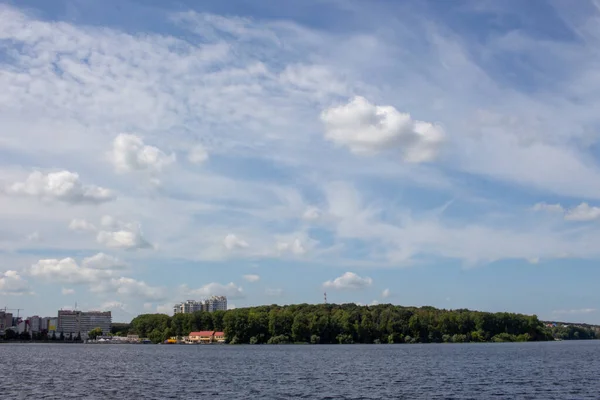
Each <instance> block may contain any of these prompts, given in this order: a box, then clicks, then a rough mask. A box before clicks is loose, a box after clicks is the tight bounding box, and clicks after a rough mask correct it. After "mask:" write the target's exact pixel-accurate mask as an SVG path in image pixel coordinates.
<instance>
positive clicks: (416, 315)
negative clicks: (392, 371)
mask: <svg viewBox="0 0 600 400" xmlns="http://www.w3.org/2000/svg"><path fill="white" fill-rule="evenodd" d="M199 330H215V331H223V332H225V336H226V339H227V341H228V342H229V343H233V344H235V343H249V344H262V343H267V344H278V343H313V344H333V343H341V344H349V343H442V342H449V343H463V342H516V341H523V342H525V341H544V340H553V339H554V336H553V334H554V333H555V332H553V331H552V330H551V329H550V328H547V327H546V326H545V325H544V323H543V322H541V321H540V320H539V319H538V318H537V316H535V315H531V316H530V315H522V314H514V313H488V312H480V311H471V310H467V309H460V310H442V309H436V308H433V307H420V308H417V307H402V306H394V305H391V304H385V305H376V306H358V305H355V304H341V305H336V304H318V305H309V304H299V305H289V306H277V305H271V306H259V307H249V308H240V309H235V310H228V311H217V312H213V313H208V312H201V311H199V312H195V313H192V314H175V315H174V316H172V317H170V316H168V315H165V314H142V315H139V316H137V317H136V318H134V319H133V320H132V321H131V324H129V325H126V324H122V325H121V326H118V327H116V329H115V328H113V331H114V333H115V334H118V335H126V334H127V333H135V334H138V335H140V336H141V337H147V338H149V339H150V340H151V341H153V342H155V343H159V342H162V341H164V340H166V339H167V338H170V337H173V336H187V335H188V334H189V333H190V332H192V331H199ZM556 332H558V331H556ZM561 332H562V331H561ZM559 335H563V334H562V333H559ZM579 335H582V334H581V333H580V334H579ZM567 336H569V335H567ZM572 336H574V335H570V336H569V338H574V337H572ZM580 338H581V337H580ZM586 338H588V337H587V336H586Z"/></svg>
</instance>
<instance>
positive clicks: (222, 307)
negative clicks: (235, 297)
mask: <svg viewBox="0 0 600 400" xmlns="http://www.w3.org/2000/svg"><path fill="white" fill-rule="evenodd" d="M196 311H205V312H215V311H227V297H225V296H212V297H209V298H208V299H205V300H201V301H196V300H187V301H185V302H183V303H179V304H175V306H174V307H173V314H191V313H193V312H196Z"/></svg>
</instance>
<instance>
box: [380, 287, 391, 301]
mask: <svg viewBox="0 0 600 400" xmlns="http://www.w3.org/2000/svg"><path fill="white" fill-rule="evenodd" d="M390 295H391V292H390V289H383V292H381V297H382V298H384V299H387V298H388V297H390Z"/></svg>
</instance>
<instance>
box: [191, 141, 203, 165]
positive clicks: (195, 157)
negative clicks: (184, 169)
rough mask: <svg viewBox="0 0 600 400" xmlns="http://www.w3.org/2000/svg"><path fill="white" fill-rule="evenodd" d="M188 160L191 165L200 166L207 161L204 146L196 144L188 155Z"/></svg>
mask: <svg viewBox="0 0 600 400" xmlns="http://www.w3.org/2000/svg"><path fill="white" fill-rule="evenodd" d="M188 160H189V161H190V162H191V163H193V164H202V163H203V162H205V161H206V160H208V152H207V151H206V149H205V148H204V146H202V145H200V144H197V145H195V146H194V147H192V148H191V149H190V151H189V153H188Z"/></svg>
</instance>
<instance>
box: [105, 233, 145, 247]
mask: <svg viewBox="0 0 600 400" xmlns="http://www.w3.org/2000/svg"><path fill="white" fill-rule="evenodd" d="M96 241H97V242H98V243H100V244H103V245H105V246H106V247H112V248H116V249H127V250H131V249H148V248H152V245H151V244H150V243H149V242H148V241H147V240H146V239H145V238H144V237H143V236H142V234H141V233H140V232H131V231H125V230H121V231H115V232H107V231H100V232H98V236H96Z"/></svg>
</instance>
